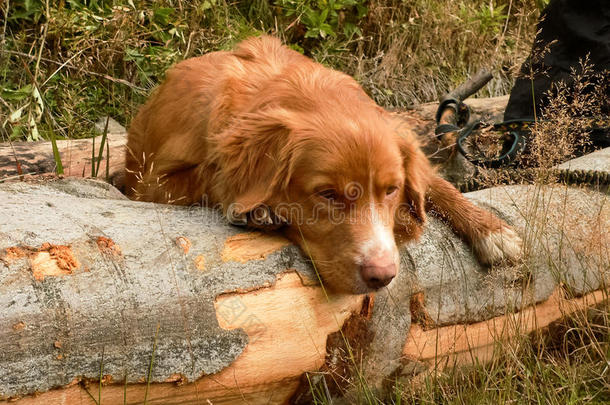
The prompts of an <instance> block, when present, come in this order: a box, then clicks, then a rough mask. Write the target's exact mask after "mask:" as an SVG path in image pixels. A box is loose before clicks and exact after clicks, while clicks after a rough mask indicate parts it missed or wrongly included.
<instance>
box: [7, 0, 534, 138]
mask: <svg viewBox="0 0 610 405" xmlns="http://www.w3.org/2000/svg"><path fill="white" fill-rule="evenodd" d="M538 7H539V6H538V5H536V4H535V3H534V2H533V1H525V0H494V1H491V2H490V1H488V0H470V1H457V2H446V1H443V0H384V1H380V0H333V1H331V0H328V1H317V0H253V1H228V0H205V1H197V2H190V1H184V0H160V1H154V2H153V1H142V0H140V1H138V0H134V1H128V0H114V1H104V0H69V1H65V0H60V1H51V0H10V1H8V0H7V1H4V2H3V3H2V4H1V5H0V22H2V23H0V35H1V36H0V42H1V46H0V83H1V84H0V139H2V140H5V141H6V140H7V139H11V140H37V139H40V138H44V139H51V138H52V137H53V135H54V134H55V135H56V137H57V138H83V137H90V136H92V135H93V134H94V129H93V123H94V122H95V121H97V120H98V119H100V118H101V117H104V116H106V115H110V116H112V117H113V118H115V119H117V120H118V121H119V122H120V123H121V124H123V125H125V126H127V125H128V124H129V121H130V119H131V118H132V117H133V115H134V114H135V111H136V109H137V107H138V106H139V105H141V104H142V103H143V101H144V100H145V99H146V97H147V95H148V94H149V93H150V91H151V89H153V88H154V87H155V86H156V85H157V84H158V83H159V82H160V81H161V80H162V79H163V74H164V72H165V71H166V70H167V68H169V67H170V66H171V65H172V64H174V63H176V62H178V61H180V60H182V59H185V58H188V57H192V56H197V55H201V54H204V53H206V52H211V51H215V50H220V49H229V48H231V47H232V46H233V45H234V44H235V43H236V42H238V41H240V40H242V39H244V38H246V37H248V36H251V35H257V34H260V33H271V34H274V35H278V36H280V37H281V38H282V39H283V40H284V41H285V42H286V43H288V44H289V45H290V46H291V47H292V48H294V49H296V50H298V51H300V52H303V53H305V54H306V55H309V56H311V57H313V58H315V59H316V60H318V61H320V62H322V63H324V64H326V65H328V66H330V67H333V68H336V69H340V70H343V71H345V72H347V73H349V74H352V75H354V76H355V77H356V79H357V80H359V81H360V82H361V83H362V85H363V86H364V87H365V89H366V90H367V91H368V92H369V93H370V94H371V96H373V97H374V98H375V99H376V100H377V101H378V102H379V103H380V104H382V105H384V106H387V107H405V106H408V105H411V104H414V103H418V102H423V101H432V100H435V99H437V98H438V96H439V95H441V94H443V93H445V92H446V91H447V90H448V89H450V88H453V87H455V86H456V85H457V84H458V83H460V82H462V81H463V80H464V79H465V78H466V77H467V76H468V75H469V74H472V73H474V72H475V71H477V70H478V69H479V68H481V67H488V68H490V69H492V71H494V73H495V74H496V79H495V80H494V81H492V83H491V84H490V85H488V86H487V88H486V89H484V90H483V92H482V94H486V95H500V94H505V93H506V92H507V91H508V89H509V88H510V86H511V83H512V79H511V77H510V73H511V72H513V71H514V70H515V68H516V67H517V66H518V65H519V64H520V62H521V61H522V60H523V59H524V58H525V56H526V55H527V53H528V51H529V47H530V44H531V41H532V39H533V36H534V30H535V21H536V18H537V16H538V14H539V8H538Z"/></svg>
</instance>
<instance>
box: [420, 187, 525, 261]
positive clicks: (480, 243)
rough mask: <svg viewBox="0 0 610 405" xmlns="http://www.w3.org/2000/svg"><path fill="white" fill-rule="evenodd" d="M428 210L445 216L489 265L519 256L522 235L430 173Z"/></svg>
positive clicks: (452, 226) (456, 231)
mask: <svg viewBox="0 0 610 405" xmlns="http://www.w3.org/2000/svg"><path fill="white" fill-rule="evenodd" d="M429 186H430V188H429V190H428V193H427V200H428V201H427V207H426V208H427V209H429V210H432V211H433V212H435V213H437V214H438V215H439V216H441V217H442V218H443V219H445V220H446V221H447V222H448V223H449V225H450V226H451V228H452V229H453V230H454V231H455V233H457V234H458V235H459V236H460V237H462V238H463V239H464V240H465V241H466V242H468V243H470V245H471V246H472V248H473V249H474V252H475V254H476V255H477V257H478V259H479V261H480V262H481V263H483V264H486V265H489V264H494V263H500V262H503V261H514V260H516V259H518V258H519V256H520V255H521V238H520V237H519V236H518V235H517V233H516V232H515V231H514V230H513V229H512V228H511V227H510V226H509V225H508V224H506V223H505V222H504V221H502V220H501V219H500V218H498V217H496V216H495V215H494V214H492V213H491V212H489V211H486V210H484V209H482V208H479V207H477V206H476V205H474V204H473V203H471V202H470V201H469V200H468V199H467V198H466V197H464V196H463V195H462V194H461V193H460V192H459V191H458V190H457V189H456V188H455V187H453V185H452V184H451V183H449V182H447V181H446V180H444V179H442V178H440V177H438V176H432V178H431V180H430V184H429Z"/></svg>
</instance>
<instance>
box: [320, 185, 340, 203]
mask: <svg viewBox="0 0 610 405" xmlns="http://www.w3.org/2000/svg"><path fill="white" fill-rule="evenodd" d="M317 194H318V195H319V196H320V197H322V198H325V199H327V200H331V201H332V200H336V199H337V191H336V190H333V189H332V188H329V189H326V190H322V191H318V193H317Z"/></svg>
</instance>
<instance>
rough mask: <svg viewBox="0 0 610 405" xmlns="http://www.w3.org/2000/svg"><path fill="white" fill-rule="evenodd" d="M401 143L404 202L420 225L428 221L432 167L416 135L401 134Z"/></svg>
mask: <svg viewBox="0 0 610 405" xmlns="http://www.w3.org/2000/svg"><path fill="white" fill-rule="evenodd" d="M398 142H399V145H400V150H401V153H402V158H403V165H404V171H405V183H404V202H405V203H406V204H407V205H408V206H409V214H410V215H411V216H412V217H413V218H415V220H416V221H417V222H418V224H419V225H423V224H424V223H425V222H426V194H427V192H428V185H429V179H430V176H431V175H432V168H431V167H430V163H429V162H428V159H427V158H426V156H425V155H424V153H423V152H422V151H421V150H420V148H419V144H418V143H417V141H416V138H415V135H413V134H412V133H410V132H409V133H407V134H405V133H404V132H403V133H402V134H400V135H399V140H398Z"/></svg>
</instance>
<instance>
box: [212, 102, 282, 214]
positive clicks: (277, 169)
mask: <svg viewBox="0 0 610 405" xmlns="http://www.w3.org/2000/svg"><path fill="white" fill-rule="evenodd" d="M289 120H290V113H289V111H286V110H284V109H278V108H274V109H267V110H263V111H260V112H256V113H248V114H244V115H243V116H241V117H240V118H239V119H238V120H236V123H235V125H232V126H231V128H228V129H227V130H226V131H225V132H224V133H223V134H222V135H221V136H219V138H218V145H217V148H218V150H219V152H220V154H221V155H222V160H223V162H222V164H220V165H219V167H221V168H222V176H221V177H222V181H223V182H225V188H226V189H228V190H229V195H227V196H225V198H224V200H225V202H227V203H228V206H227V207H225V209H226V211H225V212H226V214H227V217H228V218H229V219H230V220H234V221H235V222H238V223H248V224H251V225H255V226H256V225H261V226H263V225H265V226H266V225H273V224H277V222H278V221H279V220H281V218H278V217H276V216H275V215H274V213H273V211H272V205H273V204H274V203H275V202H277V201H275V200H276V199H277V198H278V197H281V194H282V193H283V191H284V190H285V188H286V187H287V185H288V182H289V181H290V176H291V173H292V163H293V154H292V153H291V148H290V139H289V138H290V137H289V135H290V128H289V126H288V123H289V122H290V121H289ZM253 220H254V221H253ZM252 222H254V223H252Z"/></svg>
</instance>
